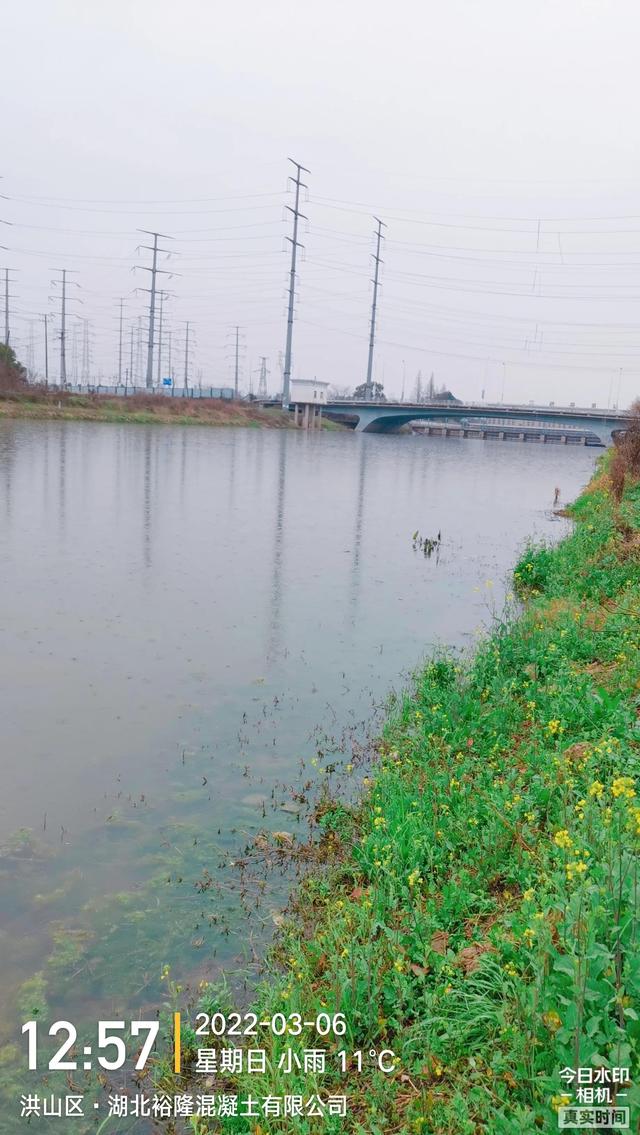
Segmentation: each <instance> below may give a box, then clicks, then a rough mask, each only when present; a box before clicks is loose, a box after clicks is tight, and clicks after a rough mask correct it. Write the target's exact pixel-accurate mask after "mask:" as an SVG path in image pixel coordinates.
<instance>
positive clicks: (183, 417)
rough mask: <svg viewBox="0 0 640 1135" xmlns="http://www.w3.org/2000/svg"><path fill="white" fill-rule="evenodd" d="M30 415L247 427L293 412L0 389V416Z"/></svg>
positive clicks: (284, 419)
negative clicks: (35, 393) (42, 393)
mask: <svg viewBox="0 0 640 1135" xmlns="http://www.w3.org/2000/svg"><path fill="white" fill-rule="evenodd" d="M7 420H23V421H24V420H35V421H64V422H69V421H73V422H112V423H117V424H123V423H124V424H132V425H170V426H215V427H229V426H236V427H238V426H240V427H246V428H248V429H291V430H293V429H297V428H298V427H296V426H295V425H294V421H293V415H292V414H291V413H287V412H285V411H284V410H279V409H276V408H273V407H270V408H269V409H263V408H262V407H260V406H258V405H257V404H256V403H251V402H235V401H231V400H229V401H227V400H224V399H219V400H208V399H206V400H205V399H199V398H194V399H183V398H179V399H175V401H174V400H172V399H170V398H166V397H162V396H158V395H151V396H145V395H132V396H131V397H129V398H114V397H110V396H108V395H98V394H95V395H80V394H63V395H60V394H56V393H52V394H47V395H42V396H40V397H33V395H29V396H27V395H23V394H13V395H9V396H7V395H6V394H5V395H0V421H7ZM342 428H343V427H342V426H340V425H339V424H338V423H336V422H332V421H330V420H329V419H327V418H323V419H322V424H321V429H323V430H342Z"/></svg>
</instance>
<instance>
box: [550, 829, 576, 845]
mask: <svg viewBox="0 0 640 1135" xmlns="http://www.w3.org/2000/svg"><path fill="white" fill-rule="evenodd" d="M553 842H554V843H555V845H556V847H563V848H565V849H567V850H568V849H569V848H570V847H573V840H572V838H571V836H570V835H569V832H568V831H567V829H566V828H561V829H560V831H558V832H556V834H555V835H554V837H553Z"/></svg>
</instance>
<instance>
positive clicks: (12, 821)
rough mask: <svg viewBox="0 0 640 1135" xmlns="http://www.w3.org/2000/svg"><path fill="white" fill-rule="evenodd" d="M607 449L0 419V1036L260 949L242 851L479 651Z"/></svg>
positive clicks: (130, 1001) (112, 1002)
mask: <svg viewBox="0 0 640 1135" xmlns="http://www.w3.org/2000/svg"><path fill="white" fill-rule="evenodd" d="M595 455H596V454H594V451H592V450H589V449H582V448H573V447H571V448H566V447H562V446H535V445H522V444H513V443H511V444H509V443H500V442H480V441H463V440H459V439H444V438H423V437H412V436H393V435H390V436H380V435H378V436H376V435H354V434H347V433H326V434H325V433H322V434H310V435H306V434H303V433H294V432H287V431H266V430H265V431H258V430H256V431H253V430H249V429H245V430H234V429H229V430H222V429H219V430H215V429H207V428H204V427H203V428H201V427H190V428H178V427H171V426H169V427H162V426H148V427H147V426H140V427H137V426H131V425H123V426H116V425H107V424H97V423H96V424H93V423H84V422H83V423H73V422H70V423H66V422H48V423H47V422H20V421H13V422H2V423H0V490H1V494H2V495H1V498H0V520H1V524H2V541H1V544H0V577H1V579H2V591H1V594H0V630H1V636H2V649H1V650H0V721H2V736H3V746H2V755H1V756H0V762H1V763H0V771H1V775H2V792H1V794H0V954H1V956H2V962H3V964H2V967H0V1046H1V1045H2V1044H3V1043H5V1044H6V1043H7V1042H10V1041H14V1040H15V1039H16V1035H17V1036H18V1038H19V1024H20V1023H21V1021H22V1020H24V1019H26V1017H25V1016H24V1014H25V1013H26V1012H28V1011H29V1005H30V1004H31V1002H33V1001H34V1000H36V999H38V1003H39V1001H40V1000H42V1002H43V1013H45V1014H46V1013H47V1012H49V1014H52V1013H53V1012H56V1013H57V1014H58V1015H62V1016H65V1017H67V1018H69V1019H71V1020H74V1019H78V1018H79V1017H80V1016H81V1015H83V1014H84V1015H85V1016H86V1015H87V1014H92V1015H93V1017H94V1018H97V1017H99V1016H101V1015H102V1016H103V1017H104V1016H105V1009H106V1007H108V1008H109V1012H108V1013H106V1015H107V1017H108V1016H110V1015H111V1014H112V1013H113V1012H114V1011H115V1010H117V1011H118V1013H122V1014H124V1015H126V1016H131V1014H132V1012H133V1010H134V1008H136V1007H138V1006H145V1005H151V1006H153V1005H154V1004H157V1003H158V1000H159V999H160V998H161V996H162V985H161V982H160V974H161V968H162V965H163V964H164V963H165V962H166V963H168V964H170V965H171V966H172V967H173V969H174V971H175V972H176V973H178V974H179V975H183V976H185V977H186V978H192V979H193V978H195V979H197V978H199V977H201V976H202V977H204V976H210V975H211V974H215V972H216V967H219V966H223V967H224V966H227V965H228V964H231V962H232V961H234V960H237V958H238V956H248V957H249V958H250V957H251V943H250V941H249V939H250V935H249V936H248V935H247V932H246V919H245V916H244V914H243V913H242V910H241V909H240V907H239V905H238V899H237V895H236V894H235V892H234V889H233V886H232V885H231V884H229V885H228V887H227V884H226V883H225V882H224V877H225V875H224V873H225V871H227V867H226V866H225V865H226V864H227V862H228V859H229V857H233V856H234V855H235V854H236V853H237V851H238V850H239V849H241V848H242V847H243V845H244V844H246V843H247V841H248V840H250V839H251V838H252V837H253V836H254V835H255V833H256V832H257V831H258V830H259V829H260V828H261V827H263V826H266V827H271V828H275V829H277V828H282V827H283V826H284V827H291V825H292V824H293V823H295V817H294V816H292V815H291V814H288V815H287V814H285V813H279V812H278V806H279V805H280V804H282V803H285V802H286V799H287V793H286V790H285V789H284V788H283V787H282V786H284V785H287V784H295V783H296V782H297V778H298V775H299V770H300V766H301V762H305V763H308V762H309V760H310V759H311V758H313V757H314V755H315V754H316V751H317V749H318V747H320V748H321V749H323V748H324V747H326V745H327V743H329V745H330V744H331V741H330V740H329V742H327V738H329V739H331V738H333V739H335V744H336V747H340V746H343V745H344V743H345V737H346V742H347V745H348V744H349V743H350V740H351V738H355V739H358V738H359V739H362V736H363V735H364V732H365V731H366V725H365V723H366V722H367V721H368V720H370V719H371V714H372V712H373V709H374V707H375V706H376V705H379V704H380V703H381V701H382V700H383V699H384V697H385V696H386V695H387V693H388V692H389V690H390V689H392V688H393V687H395V688H396V689H399V688H401V686H402V683H403V681H405V680H406V675H407V673H408V672H409V671H410V670H411V669H412V668H413V667H414V666H415V665H417V664H418V663H419V661H420V659H421V658H422V657H423V655H424V654H425V652H428V651H429V650H430V649H431V648H432V647H433V645H434V644H437V643H441V642H444V643H448V644H452V645H455V646H465V645H472V643H473V638H474V634H475V633H477V631H478V629H479V628H480V627H481V626H483V625H486V623H487V621H488V619H489V618H490V616H491V611H492V610H493V609H500V607H501V605H502V601H503V596H504V592H505V579H506V576H507V572H508V570H509V568H510V567H511V565H512V564H513V562H514V559H515V557H516V555H517V553H518V550H519V548H520V547H521V546H522V544H523V542H524V540H525V538H526V537H527V536H530V535H533V536H537V537H546V538H553V539H555V538H557V537H559V536H560V535H562V533H563V532H564V531H566V523H565V522H564V521H561V520H558V519H557V518H556V517H554V516H553V513H552V501H553V494H554V488H555V486H556V485H558V486H559V487H560V488H561V491H562V498H563V500H570V499H572V498H573V497H574V496H575V495H576V494H577V492H578V491H579V489H580V488H581V486H582V485H583V484H584V483H585V482H586V480H587V479H588V477H589V475H590V472H591V470H592V468H593V463H594V458H595ZM416 531H417V532H419V533H420V534H422V535H423V536H428V537H435V536H437V534H438V532H440V533H441V537H442V543H441V548H440V554H439V556H438V557H436V556H434V557H432V558H431V559H426V558H425V557H424V556H423V555H422V554H421V553H420V552H419V551H416V550H415V548H414V546H413V540H412V538H413V534H414V533H415V532H416ZM506 586H507V587H508V583H507V585H506ZM345 731H346V732H345ZM203 880H204V882H203ZM208 880H211V881H212V883H211V887H209V882H208ZM213 883H220V884H221V887H222V890H217V889H216V888H215V887H214V886H213ZM268 901H274V902H277V903H280V904H281V903H282V902H283V901H284V893H281V894H280V893H277V887H276V892H275V898H272V899H271V900H268ZM267 905H268V904H267ZM264 925H272V923H271V922H270V921H269V917H268V912H267V915H266V916H265V918H264V919H263V921H262V922H260V919H258V923H257V925H256V942H259V940H260V930H261V927H262V926H264ZM251 933H253V931H251ZM257 949H258V952H259V947H257ZM34 975H36V977H35V978H34ZM34 981H35V985H34ZM25 982H26V983H27V984H26V986H25V984H24V983H25Z"/></svg>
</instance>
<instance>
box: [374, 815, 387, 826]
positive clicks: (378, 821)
mask: <svg viewBox="0 0 640 1135" xmlns="http://www.w3.org/2000/svg"><path fill="white" fill-rule="evenodd" d="M373 826H374V828H384V827H386V826H387V821H386V820H385V818H384V816H376V817H375V819H374V821H373Z"/></svg>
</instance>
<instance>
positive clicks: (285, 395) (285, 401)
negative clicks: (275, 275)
mask: <svg viewBox="0 0 640 1135" xmlns="http://www.w3.org/2000/svg"><path fill="white" fill-rule="evenodd" d="M289 161H290V162H291V164H292V165H293V166H295V169H296V176H295V177H290V178H289V181H292V182H293V184H294V185H295V187H296V198H295V205H294V207H293V209H292V208H291V206H290V205H287V209H288V211H289V212H290V213H292V214H293V236H291V237H287V240H289V241H290V242H291V271H290V275H289V308H288V311H287V342H286V347H285V352H284V380H283V388H282V405H283V406H284V407H285V408H286V409H288V407H289V402H290V401H291V344H292V342H293V309H294V302H295V293H296V259H297V255H298V247H299V245H298V220H299V218H300V217H302V218H303V219H304V220H305V221H306V219H307V218H306V217H305V216H304V213H301V212H300V190H301V189H306V188H307V186H306V185H305V183H304V182H303V181H301V179H300V174H301V173H303V172H304V173H310V172H311V171H310V170H308V169H306V167H305V166H301V165H300V162H295V161H294V160H293V158H289ZM300 247H301V246H300Z"/></svg>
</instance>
